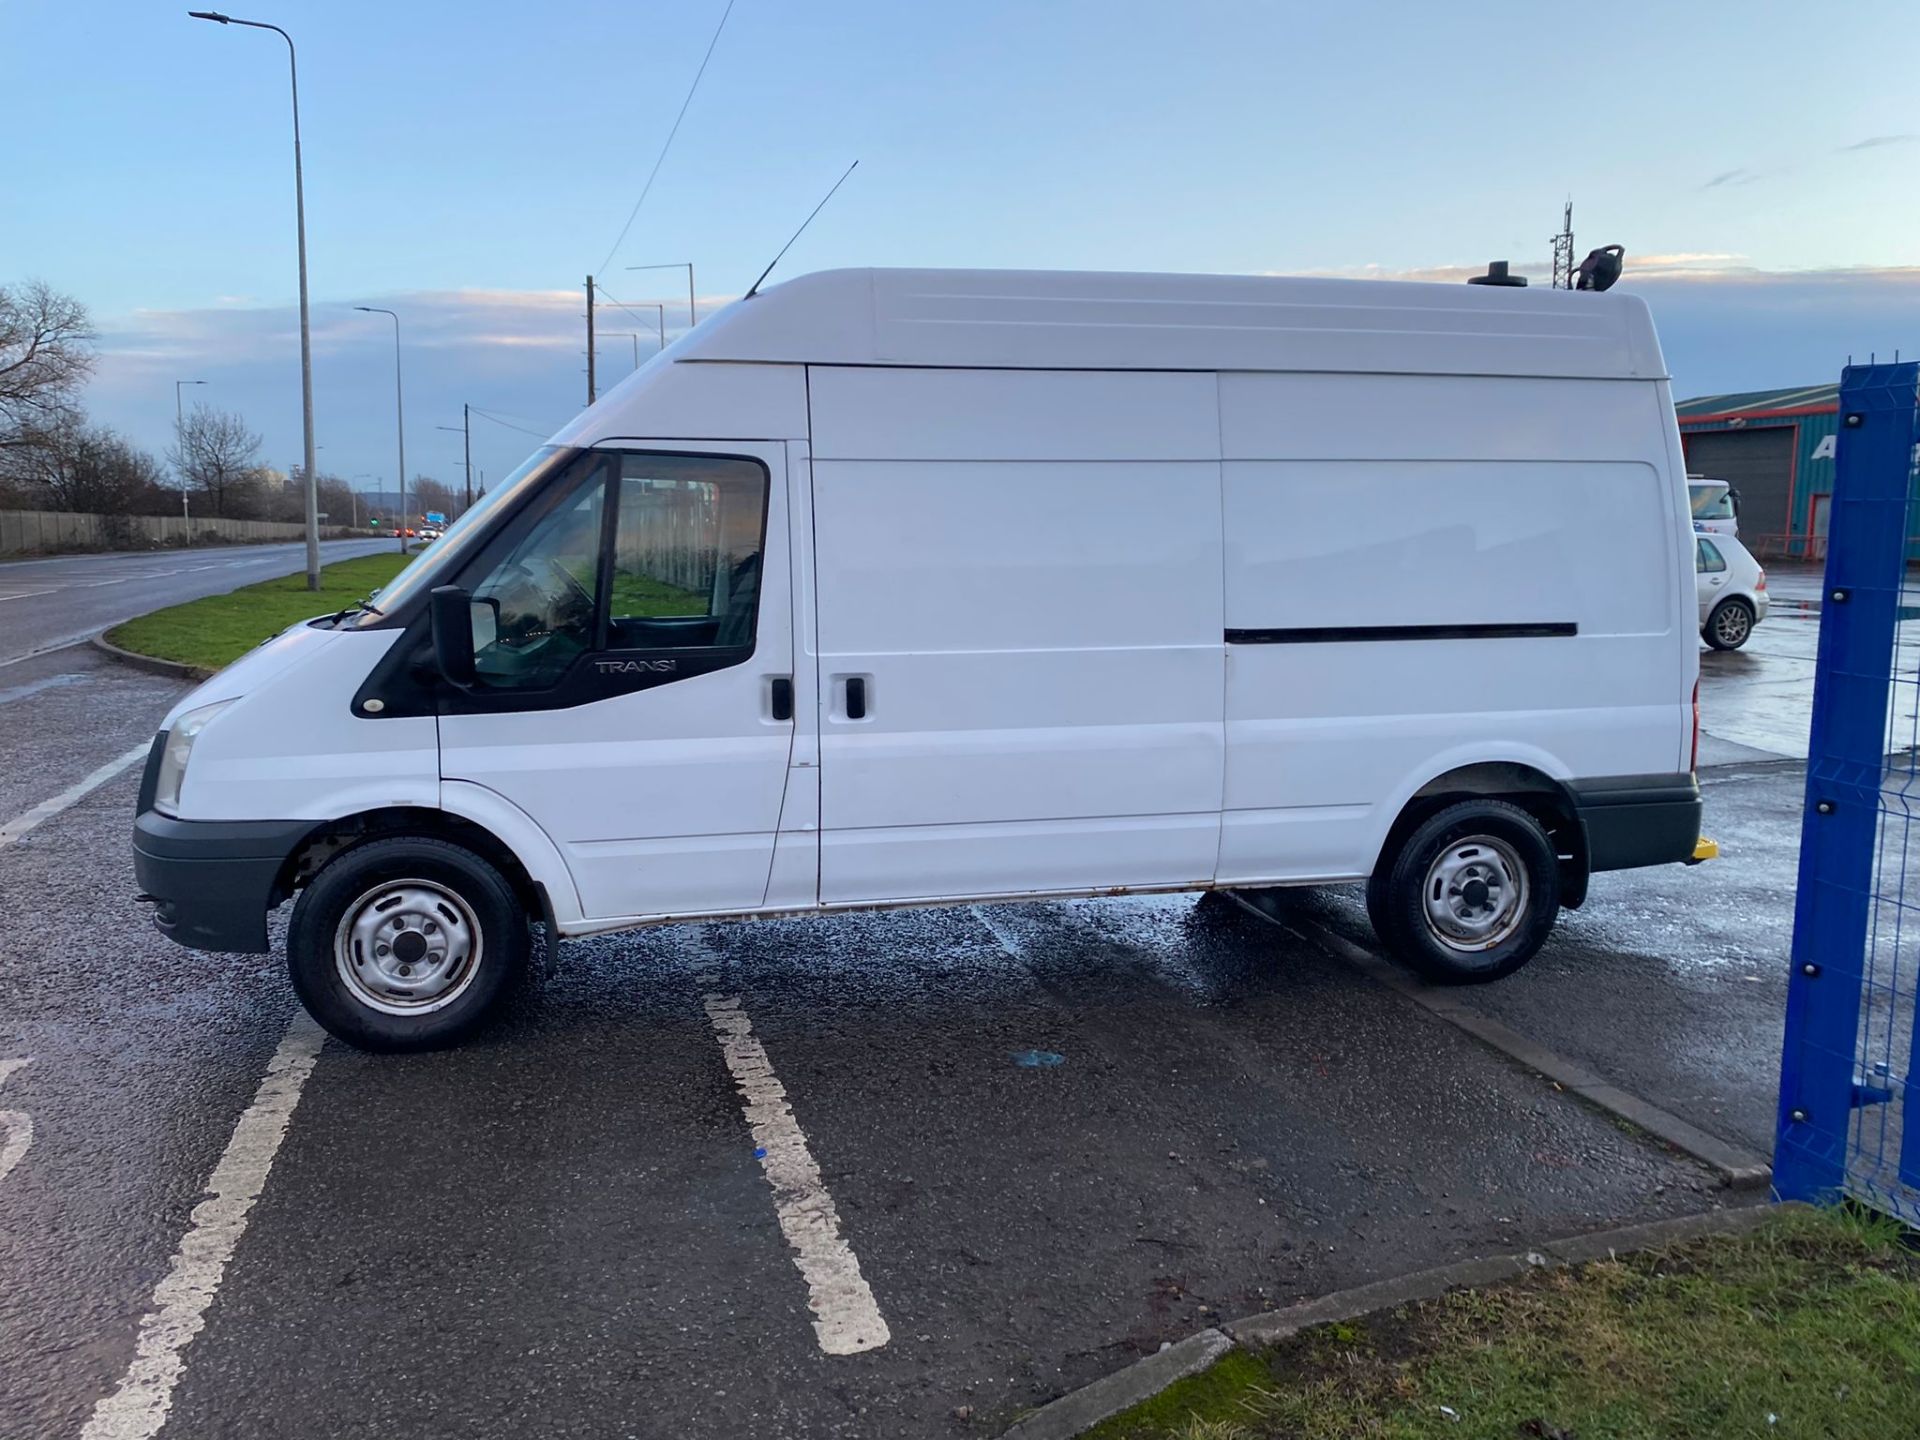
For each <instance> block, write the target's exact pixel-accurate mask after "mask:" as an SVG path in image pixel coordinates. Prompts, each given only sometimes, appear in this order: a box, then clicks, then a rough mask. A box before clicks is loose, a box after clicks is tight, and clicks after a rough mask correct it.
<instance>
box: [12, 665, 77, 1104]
mask: <svg viewBox="0 0 1920 1440" xmlns="http://www.w3.org/2000/svg"><path fill="white" fill-rule="evenodd" d="M86 680H87V677H86V676H85V675H49V676H47V677H46V678H45V679H44V680H29V681H28V682H27V683H26V684H24V685H15V686H12V687H11V688H9V689H6V690H0V705H5V704H7V703H8V702H9V701H13V700H24V699H26V698H27V697H28V696H29V695H38V694H39V693H40V692H41V691H42V690H58V689H59V688H60V687H61V686H63V685H82V684H85V683H86ZM4 1078H5V1077H4V1076H0V1079H4Z"/></svg>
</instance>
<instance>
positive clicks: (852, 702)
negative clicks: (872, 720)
mask: <svg viewBox="0 0 1920 1440" xmlns="http://www.w3.org/2000/svg"><path fill="white" fill-rule="evenodd" d="M866 718H867V682H866V677H864V676H861V675H854V676H852V677H850V678H849V679H848V680H847V719H849V720H864V719H866Z"/></svg>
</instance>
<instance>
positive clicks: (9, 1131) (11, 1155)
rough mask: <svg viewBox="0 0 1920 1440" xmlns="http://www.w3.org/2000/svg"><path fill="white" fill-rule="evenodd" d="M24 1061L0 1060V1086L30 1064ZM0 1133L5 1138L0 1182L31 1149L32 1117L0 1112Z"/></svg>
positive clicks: (1, 1146) (19, 1112) (0, 1155)
mask: <svg viewBox="0 0 1920 1440" xmlns="http://www.w3.org/2000/svg"><path fill="white" fill-rule="evenodd" d="M30 1063H31V1062H30V1061H26V1060H0V1085H4V1084H6V1083H7V1077H8V1076H9V1075H11V1074H13V1072H14V1071H16V1070H18V1069H19V1068H20V1067H21V1066H22V1065H26V1064H30ZM0 1133H4V1134H5V1136H6V1138H5V1139H4V1140H0V1180H5V1179H6V1178H7V1176H8V1175H9V1174H10V1173H11V1172H12V1170H13V1167H14V1166H16V1165H18V1164H19V1163H20V1162H21V1161H22V1160H24V1159H26V1158H27V1151H29V1150H31V1149H32V1148H33V1117H32V1116H31V1115H29V1114H27V1112H26V1111H24V1110H0Z"/></svg>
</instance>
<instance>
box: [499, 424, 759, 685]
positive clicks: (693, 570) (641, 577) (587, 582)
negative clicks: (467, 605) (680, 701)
mask: <svg viewBox="0 0 1920 1440" xmlns="http://www.w3.org/2000/svg"><path fill="white" fill-rule="evenodd" d="M767 485H768V479H767V471H766V468H765V467H764V466H762V465H761V464H760V463H759V462H758V461H754V460H744V459H739V458H736V457H731V456H715V455H662V454H648V453H644V452H637V451H634V452H628V451H589V452H587V453H586V454H585V455H583V456H582V457H581V459H580V461H579V462H578V469H577V471H576V472H575V473H574V474H572V475H570V476H569V477H568V478H567V479H565V480H564V481H562V482H561V483H560V485H559V487H558V489H557V491H556V493H555V494H554V495H553V496H552V497H550V498H548V497H542V501H541V502H540V503H541V513H540V515H539V517H538V518H536V519H535V520H533V522H532V523H531V524H530V525H529V526H528V527H527V529H526V531H525V533H524V535H522V536H521V538H520V539H519V540H518V541H517V542H512V543H511V548H510V549H508V551H507V553H506V554H505V555H504V557H502V558H501V559H500V560H498V561H497V562H496V563H493V564H492V565H491V566H490V567H489V568H488V569H487V572H486V574H485V576H484V578H482V579H481V580H480V581H478V583H476V584H474V585H473V586H472V590H473V597H474V600H475V602H476V605H475V620H474V641H475V649H474V670H475V673H476V676H477V678H478V680H479V682H480V685H481V686H482V687H484V688H485V689H487V690H494V691H499V690H545V689H549V688H551V687H553V686H555V685H558V684H560V683H561V681H562V680H563V679H565V678H566V677H567V676H568V674H569V673H570V672H573V671H574V670H575V668H576V662H578V661H579V660H580V658H581V657H582V656H583V655H586V654H588V653H589V652H594V653H599V652H620V651H629V652H630V651H642V652H658V651H680V650H699V651H702V652H705V654H704V658H703V659H702V660H701V661H700V662H698V663H696V662H694V661H693V660H688V661H685V662H678V663H675V664H672V665H666V664H658V665H649V666H648V667H647V668H646V669H644V670H635V671H632V672H628V671H620V672H618V673H620V674H623V675H625V674H628V673H632V674H637V675H640V676H642V678H643V679H645V680H646V681H647V682H648V683H659V682H660V681H662V680H665V679H670V678H675V677H678V676H681V675H685V674H698V673H704V672H705V671H707V670H711V669H714V668H716V667H717V666H724V665H732V664H738V663H740V661H742V660H744V659H745V658H746V657H747V656H749V655H751V654H752V652H753V643H754V625H755V621H756V619H757V617H758V614H759V608H760V560H761V550H762V547H763V545H764V543H765V531H766V521H767ZM609 496H611V497H612V500H611V502H610V501H609ZM489 612H492V613H491V614H489ZM588 668H592V667H588ZM601 668H603V669H604V668H606V667H601Z"/></svg>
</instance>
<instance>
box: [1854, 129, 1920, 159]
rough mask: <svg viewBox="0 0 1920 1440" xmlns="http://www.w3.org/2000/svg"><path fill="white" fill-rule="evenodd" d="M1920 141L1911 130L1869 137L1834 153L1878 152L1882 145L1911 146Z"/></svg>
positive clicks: (1919, 136) (1919, 137) (1918, 136)
mask: <svg viewBox="0 0 1920 1440" xmlns="http://www.w3.org/2000/svg"><path fill="white" fill-rule="evenodd" d="M1917 139H1920V135H1915V134H1914V133H1913V132H1912V131H1911V130H1903V131H1902V132H1901V133H1900V134H1898V135H1869V136H1868V137H1867V138H1866V139H1864V140H1856V141H1854V142H1853V143H1852V144H1851V145H1842V146H1840V147H1839V149H1837V150H1836V151H1835V152H1834V153H1835V154H1837V155H1845V154H1846V153H1847V152H1848V151H1851V150H1878V149H1879V148H1880V147H1881V146H1882V145H1909V144H1911V143H1913V141H1915V140H1917Z"/></svg>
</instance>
